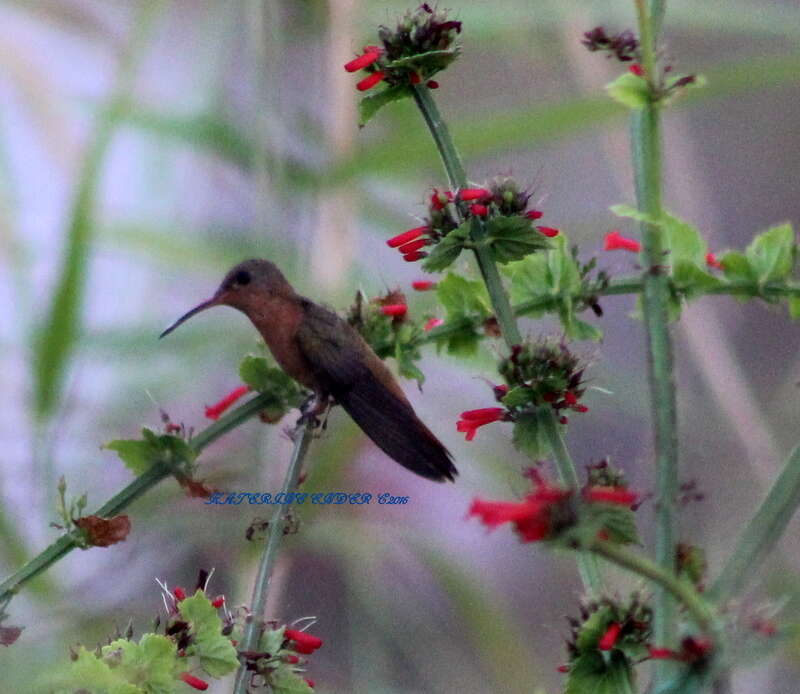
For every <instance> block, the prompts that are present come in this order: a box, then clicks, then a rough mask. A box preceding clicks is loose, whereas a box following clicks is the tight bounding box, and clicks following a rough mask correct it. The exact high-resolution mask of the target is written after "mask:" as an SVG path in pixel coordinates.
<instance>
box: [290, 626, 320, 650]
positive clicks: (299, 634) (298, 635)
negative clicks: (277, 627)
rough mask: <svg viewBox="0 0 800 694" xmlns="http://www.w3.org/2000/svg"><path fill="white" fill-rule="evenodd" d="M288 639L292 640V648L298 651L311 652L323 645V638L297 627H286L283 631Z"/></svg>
mask: <svg viewBox="0 0 800 694" xmlns="http://www.w3.org/2000/svg"><path fill="white" fill-rule="evenodd" d="M283 636H284V638H286V639H289V640H290V641H292V643H293V645H292V650H293V651H296V652H297V653H303V654H306V655H307V654H309V653H313V652H314V651H316V650H317V649H318V648H319V647H320V646H321V645H322V639H321V638H319V637H318V636H314V635H313V634H309V633H308V632H306V631H298V630H297V629H286V630H285V631H284V632H283Z"/></svg>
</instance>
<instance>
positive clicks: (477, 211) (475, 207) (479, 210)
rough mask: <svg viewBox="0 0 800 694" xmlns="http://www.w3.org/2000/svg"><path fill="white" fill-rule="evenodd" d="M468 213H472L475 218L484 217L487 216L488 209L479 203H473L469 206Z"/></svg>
mask: <svg viewBox="0 0 800 694" xmlns="http://www.w3.org/2000/svg"><path fill="white" fill-rule="evenodd" d="M469 211H470V212H472V214H474V215H475V216H476V217H485V216H486V215H487V214H489V208H488V207H486V205H481V204H480V203H477V202H476V203H473V204H472V205H470V206H469Z"/></svg>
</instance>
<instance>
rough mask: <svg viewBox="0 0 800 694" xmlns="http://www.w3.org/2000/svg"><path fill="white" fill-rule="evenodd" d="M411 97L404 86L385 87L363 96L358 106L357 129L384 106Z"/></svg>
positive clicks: (407, 88)
mask: <svg viewBox="0 0 800 694" xmlns="http://www.w3.org/2000/svg"><path fill="white" fill-rule="evenodd" d="M408 96H411V88H410V87H408V86H407V85H404V84H398V85H395V86H394V87H386V89H383V90H381V91H379V92H375V93H374V94H370V95H368V96H365V97H364V98H363V99H361V101H360V102H359V104H358V127H359V128H363V127H364V126H365V125H366V124H367V123H368V122H369V121H370V120H371V119H372V117H373V116H374V115H375V114H376V113H377V112H378V111H380V109H382V108H383V107H384V106H386V104H390V103H392V102H393V101H400V99H405V98H406V97H408Z"/></svg>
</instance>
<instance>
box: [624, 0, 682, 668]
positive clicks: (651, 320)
mask: <svg viewBox="0 0 800 694" xmlns="http://www.w3.org/2000/svg"><path fill="white" fill-rule="evenodd" d="M635 3H636V10H637V15H638V19H639V41H640V46H641V62H642V65H643V67H644V71H645V77H646V78H647V80H648V82H649V83H650V91H651V94H652V95H655V94H656V93H657V88H658V81H659V75H658V74H657V66H656V46H655V30H654V24H653V19H652V15H651V13H650V8H649V6H648V2H647V0H635ZM660 110H661V105H660V103H659V102H658V100H657V99H656V97H655V96H652V97H651V99H650V101H649V103H648V104H647V105H646V106H645V107H644V108H642V109H640V110H637V111H634V113H633V116H632V121H631V149H632V157H633V168H634V176H635V184H636V198H637V201H638V206H639V209H640V210H641V211H642V212H644V213H646V214H647V215H648V216H649V218H650V219H655V220H658V219H660V218H661V216H662V214H663V210H662V201H661V178H662V163H661V123H660ZM641 229H642V242H643V243H642V265H643V267H644V268H645V271H644V274H643V277H642V283H643V286H642V308H643V313H644V323H645V327H646V330H647V343H648V372H649V380H650V391H651V406H652V418H653V424H654V428H655V457H656V489H657V492H656V493H657V498H656V533H655V534H656V541H655V544H656V548H655V554H656V561H657V563H658V564H659V566H660V567H661V569H662V570H663V571H665V572H673V566H674V561H675V558H674V551H675V539H676V531H677V528H676V526H677V517H676V513H675V503H676V497H677V494H678V441H677V406H676V396H675V385H674V382H673V378H672V375H673V370H674V367H673V359H672V342H671V338H670V334H669V327H668V322H667V305H668V301H669V290H670V280H669V277H668V276H667V273H666V272H665V270H664V268H663V262H664V251H665V248H664V241H663V233H662V230H661V228H660V226H659V225H658V224H652V223H649V222H642V225H641ZM659 586H660V588H659V589H658V590H657V591H656V594H655V600H654V610H653V637H654V639H655V641H656V643H658V644H660V645H663V646H665V647H671V646H672V645H673V643H674V640H675V606H674V602H673V596H674V595H675V594H674V591H672V590H670V589H669V587H668V585H667V584H665V583H664V582H660V583H659ZM668 667H669V666H668V665H664V663H663V662H662V661H659V662H658V663H656V670H655V677H656V682H660V681H662V680H663V679H664V677H665V671H666V669H667V668H668Z"/></svg>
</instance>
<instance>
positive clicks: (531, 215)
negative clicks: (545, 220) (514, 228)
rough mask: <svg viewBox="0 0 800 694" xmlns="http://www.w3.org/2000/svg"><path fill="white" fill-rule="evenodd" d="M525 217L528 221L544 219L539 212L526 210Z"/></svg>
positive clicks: (542, 213)
mask: <svg viewBox="0 0 800 694" xmlns="http://www.w3.org/2000/svg"><path fill="white" fill-rule="evenodd" d="M525 216H526V217H527V218H528V219H541V218H542V217H544V212H539V210H528V211H527V212H526V213H525Z"/></svg>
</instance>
